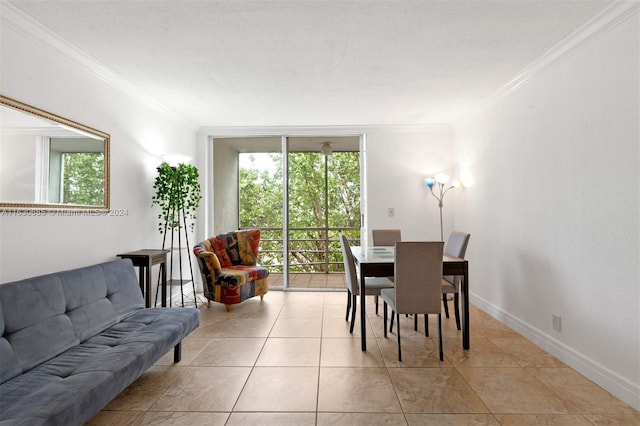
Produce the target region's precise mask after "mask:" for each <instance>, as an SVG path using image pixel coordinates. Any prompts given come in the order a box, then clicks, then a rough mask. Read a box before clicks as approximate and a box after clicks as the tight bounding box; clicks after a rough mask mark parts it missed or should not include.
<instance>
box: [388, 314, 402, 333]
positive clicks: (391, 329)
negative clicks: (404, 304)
mask: <svg viewBox="0 0 640 426" xmlns="http://www.w3.org/2000/svg"><path fill="white" fill-rule="evenodd" d="M395 317H396V311H394V310H393V309H392V310H391V325H390V326H389V333H393V320H394V318H395ZM399 321H400V317H398V322H399Z"/></svg>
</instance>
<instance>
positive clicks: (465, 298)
mask: <svg viewBox="0 0 640 426" xmlns="http://www.w3.org/2000/svg"><path fill="white" fill-rule="evenodd" d="M460 292H461V296H462V347H463V348H464V349H469V348H470V347H471V344H470V340H471V339H470V333H469V323H470V321H469V263H468V262H464V274H463V275H462V283H461V289H460Z"/></svg>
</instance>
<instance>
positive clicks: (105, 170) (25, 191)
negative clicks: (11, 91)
mask: <svg viewBox="0 0 640 426" xmlns="http://www.w3.org/2000/svg"><path fill="white" fill-rule="evenodd" d="M108 208H109V135H108V134H106V133H103V132H101V131H99V130H95V129H92V128H90V127H87V126H84V125H82V124H79V123H76V122H73V121H71V120H68V119H65V118H62V117H59V116H57V115H54V114H51V113H48V112H46V111H43V110H40V109H37V108H34V107H32V106H29V105H26V104H24V103H21V102H18V101H16V100H13V99H10V98H7V97H4V96H0V209H2V210H7V209H21V210H22V209H45V210H56V209H102V210H106V209H108Z"/></svg>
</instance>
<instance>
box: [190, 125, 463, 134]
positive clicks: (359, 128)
mask: <svg viewBox="0 0 640 426" xmlns="http://www.w3.org/2000/svg"><path fill="white" fill-rule="evenodd" d="M450 131H451V125H450V124H448V123H434V124H396V125H394V124H388V125H387V124H385V125H378V124H376V125H342V126H331V125H326V126H322V125H318V126H203V127H201V128H200V131H199V132H198V133H199V134H201V135H205V136H213V137H217V138H223V137H238V136H265V137H266V136H358V135H361V134H363V133H374V132H380V133H383V132H393V133H398V132H402V133H404V132H406V133H411V132H450Z"/></svg>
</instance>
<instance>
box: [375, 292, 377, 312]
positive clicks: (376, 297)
mask: <svg viewBox="0 0 640 426" xmlns="http://www.w3.org/2000/svg"><path fill="white" fill-rule="evenodd" d="M375 298H376V315H378V295H377V294H376V296H375Z"/></svg>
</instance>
